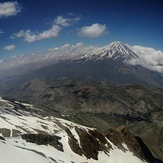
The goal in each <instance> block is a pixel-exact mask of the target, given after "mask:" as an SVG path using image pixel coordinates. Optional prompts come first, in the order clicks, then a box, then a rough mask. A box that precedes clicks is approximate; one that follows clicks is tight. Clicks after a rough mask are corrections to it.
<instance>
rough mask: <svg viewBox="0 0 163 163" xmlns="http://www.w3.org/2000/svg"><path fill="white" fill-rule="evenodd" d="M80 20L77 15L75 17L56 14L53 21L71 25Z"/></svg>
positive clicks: (57, 23) (65, 25)
mask: <svg viewBox="0 0 163 163" xmlns="http://www.w3.org/2000/svg"><path fill="white" fill-rule="evenodd" d="M79 20H80V18H79V17H76V18H64V17H63V16H58V17H57V18H56V19H55V20H54V23H55V24H56V25H59V26H63V27H68V26H70V25H72V24H73V23H77V22H78V21H79Z"/></svg>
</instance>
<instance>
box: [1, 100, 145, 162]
mask: <svg viewBox="0 0 163 163" xmlns="http://www.w3.org/2000/svg"><path fill="white" fill-rule="evenodd" d="M39 112H40V110H39V109H37V108H35V107H33V106H32V105H29V104H24V103H19V102H16V101H15V102H9V101H7V100H3V99H2V98H1V99H0V163H22V162H23V163H96V162H99V163H131V162H132V163H145V161H142V160H141V159H140V158H138V157H137V156H135V154H134V153H133V152H131V151H130V150H129V148H128V146H127V145H126V144H125V143H122V144H121V147H117V146H116V145H114V144H113V143H112V142H111V141H110V140H109V139H108V138H106V137H104V136H103V135H102V134H100V133H98V132H96V131H95V129H93V128H88V127H85V126H81V125H78V124H75V123H72V122H70V121H67V120H64V119H61V118H55V117H52V116H51V117H42V116H40V115H39V114H37V113H39ZM24 134H25V136H26V139H24V138H23V136H22V135H24ZM36 134H38V136H37V135H36ZM35 135H36V137H35ZM45 135H46V136H45ZM47 135H52V136H54V137H50V136H47ZM47 137H48V138H47ZM41 138H42V139H41ZM3 139H4V140H3ZM44 140H45V141H47V143H46V144H44ZM48 142H49V143H48ZM89 148H90V149H89ZM86 149H87V150H88V151H87V152H86ZM92 149H93V151H95V153H96V154H93V153H91V152H90V153H89V151H91V150H92ZM96 156H97V157H96Z"/></svg>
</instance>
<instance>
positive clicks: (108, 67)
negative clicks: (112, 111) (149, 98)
mask: <svg viewBox="0 0 163 163" xmlns="http://www.w3.org/2000/svg"><path fill="white" fill-rule="evenodd" d="M138 57H139V55H137V54H135V53H134V52H133V51H132V50H131V49H130V48H129V47H128V46H127V45H125V44H123V43H120V42H118V41H116V42H113V43H111V44H109V45H107V46H105V47H103V48H99V49H96V50H94V51H92V52H90V53H88V54H84V55H82V56H79V57H75V58H73V59H69V60H61V61H58V62H55V63H53V64H50V65H48V64H47V65H44V66H42V67H41V66H39V67H37V68H34V69H33V70H30V71H25V72H24V73H22V74H19V75H16V74H15V75H12V76H10V77H8V78H6V79H5V80H3V81H5V82H6V83H13V84H16V83H17V84H20V82H21V83H23V82H25V81H26V80H31V79H35V78H42V79H48V80H53V79H63V78H67V79H73V80H97V81H98V80H105V81H108V82H110V83H112V84H115V85H123V84H139V85H144V86H152V87H153V86H154V87H163V74H162V73H159V72H156V71H153V70H150V69H147V68H145V67H143V66H142V65H132V64H130V61H132V60H133V59H137V58H138ZM21 70H23V67H21ZM12 71H14V69H13V70H12ZM12 74H14V73H12Z"/></svg>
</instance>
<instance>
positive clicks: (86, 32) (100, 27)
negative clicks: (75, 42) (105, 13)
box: [78, 23, 107, 38]
mask: <svg viewBox="0 0 163 163" xmlns="http://www.w3.org/2000/svg"><path fill="white" fill-rule="evenodd" d="M106 33H107V27H106V25H104V24H98V23H96V24H92V25H91V26H84V27H82V28H81V29H80V31H79V32H78V35H79V36H81V37H90V38H96V37H100V36H103V35H105V34H106Z"/></svg>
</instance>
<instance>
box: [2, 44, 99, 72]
mask: <svg viewBox="0 0 163 163" xmlns="http://www.w3.org/2000/svg"><path fill="white" fill-rule="evenodd" d="M95 48H97V47H95V46H91V45H90V46H85V45H84V44H82V43H76V44H75V45H70V44H65V45H63V46H60V47H54V48H51V49H49V50H48V51H47V52H39V53H32V54H28V55H21V56H13V57H11V58H10V59H8V60H4V61H3V63H1V64H0V70H2V69H11V68H16V67H19V66H22V65H26V67H28V70H30V69H34V68H37V67H42V66H45V65H49V64H53V63H55V62H58V61H60V60H66V59H72V58H74V57H77V56H80V55H83V54H85V53H89V52H90V51H92V50H94V49H95ZM32 65H33V67H32Z"/></svg>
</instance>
